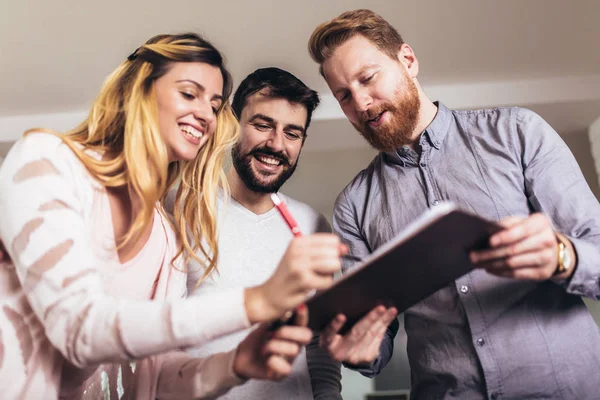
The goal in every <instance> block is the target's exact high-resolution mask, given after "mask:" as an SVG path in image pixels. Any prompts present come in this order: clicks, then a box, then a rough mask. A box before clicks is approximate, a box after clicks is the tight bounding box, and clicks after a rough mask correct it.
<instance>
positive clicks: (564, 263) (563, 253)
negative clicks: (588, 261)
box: [554, 235, 575, 275]
mask: <svg viewBox="0 0 600 400" xmlns="http://www.w3.org/2000/svg"><path fill="white" fill-rule="evenodd" d="M556 240H558V266H557V267H556V271H554V275H560V274H562V273H563V272H566V271H568V270H570V269H571V268H573V262H574V261H575V260H573V256H572V255H571V252H570V251H569V247H568V244H567V243H566V241H565V239H563V238H562V237H560V235H556Z"/></svg>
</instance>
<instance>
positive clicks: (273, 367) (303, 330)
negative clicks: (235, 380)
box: [233, 306, 313, 380]
mask: <svg viewBox="0 0 600 400" xmlns="http://www.w3.org/2000/svg"><path fill="white" fill-rule="evenodd" d="M307 323H308V310H307V309H306V306H300V307H298V311H297V316H296V325H294V326H290V325H287V326H283V327H281V328H279V329H277V330H276V331H274V332H270V331H269V324H268V323H263V324H260V325H259V326H258V327H257V328H256V329H255V330H254V331H252V332H251V333H250V334H249V335H248V336H247V337H246V339H244V340H243V341H242V342H241V343H240V344H239V346H238V349H237V354H236V356H235V360H234V363H233V370H234V372H235V373H236V374H237V375H238V376H239V377H240V378H243V379H270V380H280V379H283V378H285V377H286V376H288V375H289V374H290V373H291V372H292V364H293V363H294V360H295V359H296V357H297V356H298V354H300V350H301V349H302V347H303V346H306V345H307V344H308V343H310V341H311V339H312V336H313V335H312V331H311V330H310V329H309V328H307V327H306V325H307Z"/></svg>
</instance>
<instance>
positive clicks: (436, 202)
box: [432, 200, 440, 206]
mask: <svg viewBox="0 0 600 400" xmlns="http://www.w3.org/2000/svg"><path fill="white" fill-rule="evenodd" d="M432 204H433V205H434V206H437V205H438V204H440V202H439V201H438V200H434V201H433V203H432Z"/></svg>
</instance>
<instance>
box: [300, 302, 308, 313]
mask: <svg viewBox="0 0 600 400" xmlns="http://www.w3.org/2000/svg"><path fill="white" fill-rule="evenodd" d="M305 310H306V304H304V303H302V304H300V305H299V306H298V311H300V312H304V311H305Z"/></svg>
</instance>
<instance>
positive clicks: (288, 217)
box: [271, 193, 302, 237]
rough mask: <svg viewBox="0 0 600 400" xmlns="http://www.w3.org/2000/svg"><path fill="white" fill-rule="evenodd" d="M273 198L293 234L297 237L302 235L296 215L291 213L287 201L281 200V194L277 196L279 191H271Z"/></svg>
mask: <svg viewBox="0 0 600 400" xmlns="http://www.w3.org/2000/svg"><path fill="white" fill-rule="evenodd" d="M271 200H273V204H275V207H276V208H277V210H278V211H279V214H281V216H282V217H283V219H284V220H285V222H286V223H287V224H288V226H289V227H290V229H291V231H292V234H293V235H294V236H296V237H298V236H302V232H300V228H299V227H298V223H297V222H296V220H295V219H294V217H292V214H291V213H290V210H288V208H287V206H286V205H285V203H284V202H283V201H281V199H280V198H279V196H277V193H271Z"/></svg>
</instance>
